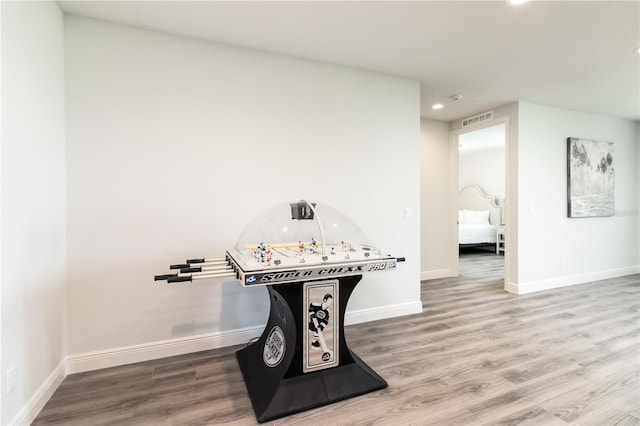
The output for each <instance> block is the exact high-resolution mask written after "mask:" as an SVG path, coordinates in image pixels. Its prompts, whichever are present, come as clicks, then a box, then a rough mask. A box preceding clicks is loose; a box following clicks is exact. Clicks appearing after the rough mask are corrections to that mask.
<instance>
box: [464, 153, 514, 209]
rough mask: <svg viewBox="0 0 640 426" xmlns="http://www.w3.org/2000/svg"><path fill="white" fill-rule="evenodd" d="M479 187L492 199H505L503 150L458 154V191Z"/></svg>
mask: <svg viewBox="0 0 640 426" xmlns="http://www.w3.org/2000/svg"><path fill="white" fill-rule="evenodd" d="M467 185H479V186H480V187H481V188H482V189H484V190H485V192H486V193H487V194H489V195H491V196H492V197H496V198H499V199H504V197H505V149H504V147H503V148H493V149H489V150H483V151H474V152H469V153H463V152H460V153H459V157H458V190H460V189H462V188H464V187H465V186H467Z"/></svg>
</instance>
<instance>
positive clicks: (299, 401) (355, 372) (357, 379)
mask: <svg viewBox="0 0 640 426" xmlns="http://www.w3.org/2000/svg"><path fill="white" fill-rule="evenodd" d="M361 279H362V275H355V276H348V277H342V278H337V279H334V280H333V281H334V282H335V281H338V285H337V289H336V290H337V292H338V294H339V297H338V298H337V299H338V304H337V306H338V315H337V316H336V319H337V320H338V322H337V327H336V330H335V331H334V333H337V336H336V337H337V348H334V349H337V350H335V353H336V354H337V356H336V361H337V362H336V364H337V365H336V366H332V367H330V368H324V369H320V370H317V371H307V372H304V367H303V364H304V362H305V361H304V357H305V350H304V349H303V345H304V344H305V343H304V342H303V339H304V338H305V332H308V331H307V327H308V326H309V325H308V322H307V318H308V310H309V307H308V306H306V303H305V302H307V301H306V300H305V298H304V294H303V291H304V290H303V288H304V282H293V283H288V284H278V285H273V286H269V287H268V290H269V298H270V300H271V310H270V314H269V321H268V322H267V325H266V327H265V330H264V332H263V333H262V336H261V337H260V339H259V340H258V341H257V342H255V343H253V344H251V345H249V346H247V347H246V348H244V349H241V350H239V351H238V352H237V353H236V357H237V359H238V363H239V365H240V370H241V371H242V376H243V378H244V382H245V384H246V386H247V391H248V393H249V397H250V398H251V404H252V405H253V410H254V412H255V415H256V419H257V420H258V422H261V423H262V422H265V421H269V420H273V419H277V418H279V417H284V416H287V415H290V414H293V413H297V412H300V411H305V410H308V409H311V408H315V407H320V406H323V405H327V404H331V403H333V402H337V401H341V400H343V399H347V398H352V397H355V396H358V395H362V394H365V393H368V392H372V391H375V390H379V389H383V388H386V387H387V382H386V381H385V380H384V379H383V378H382V377H380V376H379V375H378V374H376V372H375V371H373V370H372V369H371V368H370V367H369V366H368V365H367V364H365V363H364V362H363V361H362V360H361V359H360V358H359V357H358V356H357V355H356V354H354V353H353V352H351V350H349V348H348V347H347V344H346V341H345V338H344V328H343V324H344V313H345V310H346V306H347V302H348V300H349V296H350V295H351V293H352V292H353V289H354V288H355V286H356V285H357V284H358V282H359V281H360V280H361ZM334 297H335V296H334ZM323 344H324V342H323ZM265 354H266V355H265Z"/></svg>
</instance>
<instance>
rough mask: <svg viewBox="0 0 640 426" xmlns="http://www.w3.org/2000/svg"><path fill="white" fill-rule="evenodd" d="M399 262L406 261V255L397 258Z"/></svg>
mask: <svg viewBox="0 0 640 426" xmlns="http://www.w3.org/2000/svg"><path fill="white" fill-rule="evenodd" d="M396 260H397V261H398V262H404V261H405V260H406V259H405V258H404V257H399V258H397V259H396Z"/></svg>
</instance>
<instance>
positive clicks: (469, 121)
mask: <svg viewBox="0 0 640 426" xmlns="http://www.w3.org/2000/svg"><path fill="white" fill-rule="evenodd" d="M492 119H493V111H489V112H483V113H482V114H478V115H474V116H473V117H469V118H465V119H464V120H462V127H467V126H471V125H473V124H478V123H482V122H483V121H486V120H492Z"/></svg>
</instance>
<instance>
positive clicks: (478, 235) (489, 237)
mask: <svg viewBox="0 0 640 426" xmlns="http://www.w3.org/2000/svg"><path fill="white" fill-rule="evenodd" d="M458 226H459V228H458V240H459V241H458V242H459V244H482V243H495V242H496V226H495V225H482V224H460V225H458Z"/></svg>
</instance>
